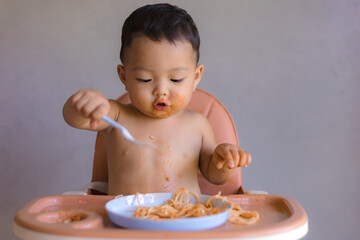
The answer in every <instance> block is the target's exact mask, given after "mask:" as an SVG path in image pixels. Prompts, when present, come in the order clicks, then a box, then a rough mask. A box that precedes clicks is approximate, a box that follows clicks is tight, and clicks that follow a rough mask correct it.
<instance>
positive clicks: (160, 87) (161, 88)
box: [153, 83, 169, 96]
mask: <svg viewBox="0 0 360 240" xmlns="http://www.w3.org/2000/svg"><path fill="white" fill-rule="evenodd" d="M153 94H154V96H167V95H168V94H169V90H168V88H167V86H166V84H164V83H158V84H156V86H155V88H154V91H153Z"/></svg>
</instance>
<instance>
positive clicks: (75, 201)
mask: <svg viewBox="0 0 360 240" xmlns="http://www.w3.org/2000/svg"><path fill="white" fill-rule="evenodd" d="M118 100H119V101H120V102H121V103H124V104H126V103H129V102H130V100H129V97H128V95H127V94H124V95H122V96H120V97H119V99H118ZM188 108H189V109H191V110H194V111H198V112H200V113H202V114H204V116H206V117H207V118H208V119H209V121H210V123H211V125H212V127H213V129H214V134H215V138H216V140H217V142H218V143H233V144H236V145H238V138H237V133H236V129H235V125H234V122H233V120H232V118H231V116H230V114H229V112H228V111H227V110H226V108H225V107H224V106H223V105H222V104H221V102H220V101H219V100H217V99H216V98H215V97H214V96H212V95H211V94H209V93H207V92H206V91H204V90H201V89H196V90H195V92H194V95H193V97H192V99H191V101H190V103H189V105H188ZM198 176H199V184H200V189H201V192H202V194H207V195H214V194H217V193H218V191H221V192H222V195H226V197H227V199H228V200H229V201H231V202H233V203H234V204H238V205H240V206H241V207H242V208H244V209H246V210H256V211H258V212H259V214H260V220H259V221H258V222H257V223H256V224H254V225H251V226H239V225H233V224H229V223H225V224H223V225H222V226H220V227H217V228H214V229H211V230H206V231H145V230H132V229H123V228H116V227H115V226H114V225H113V224H112V223H111V222H110V220H109V218H108V216H107V213H106V210H105V207H104V206H105V203H106V202H108V201H110V200H112V199H113V198H114V196H108V195H105V196H100V195H98V194H106V193H107V180H108V175H107V161H106V146H105V144H104V136H103V133H101V132H99V133H98V135H97V138H96V143H95V154H94V159H93V173H92V179H91V183H90V184H89V185H87V186H86V189H85V190H84V191H85V192H86V191H88V193H89V194H88V195H86V193H84V192H83V195H58V196H47V197H41V198H37V199H34V200H32V201H30V202H28V203H27V204H26V205H25V206H23V207H22V208H21V209H20V210H19V211H18V213H17V214H16V216H15V219H14V233H15V234H16V235H17V236H18V237H19V238H21V239H26V240H35V239H36V240H42V239H46V240H65V239H66V240H68V239H75V240H76V239H77V240H84V239H89V238H91V239H98V240H100V239H175V238H176V239H242V240H245V239H251V240H274V239H277V240H292V239H301V238H302V237H303V236H305V235H306V233H307V231H308V218H307V215H306V213H305V211H304V209H303V208H302V207H301V205H300V204H299V203H298V202H297V201H296V200H295V199H292V198H289V197H283V196H275V195H267V193H266V192H257V193H260V194H244V189H243V184H242V179H241V169H240V168H238V169H237V170H236V171H235V172H234V174H233V175H232V176H231V178H230V180H229V181H228V182H227V183H226V184H224V185H214V184H211V183H209V182H208V181H206V180H205V179H204V178H203V177H202V176H201V173H200V171H199V172H198ZM87 189H89V190H87ZM72 193H75V194H78V192H68V193H67V194H72ZM255 193H256V192H255ZM95 194H96V195H95ZM64 219H65V220H70V222H68V223H64V222H63V220H64ZM72 219H75V220H76V221H71V220H72Z"/></svg>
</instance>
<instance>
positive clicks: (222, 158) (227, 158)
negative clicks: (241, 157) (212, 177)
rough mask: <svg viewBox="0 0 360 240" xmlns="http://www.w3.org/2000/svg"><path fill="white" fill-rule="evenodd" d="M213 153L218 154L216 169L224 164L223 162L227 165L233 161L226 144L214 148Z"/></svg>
mask: <svg viewBox="0 0 360 240" xmlns="http://www.w3.org/2000/svg"><path fill="white" fill-rule="evenodd" d="M215 153H216V154H217V155H218V156H219V157H218V159H217V163H216V167H217V168H218V169H220V168H222V167H223V166H224V164H225V162H226V163H227V164H228V165H229V164H232V165H234V162H233V156H232V155H231V152H230V150H229V148H228V147H227V146H224V145H219V146H218V147H217V148H216V149H215Z"/></svg>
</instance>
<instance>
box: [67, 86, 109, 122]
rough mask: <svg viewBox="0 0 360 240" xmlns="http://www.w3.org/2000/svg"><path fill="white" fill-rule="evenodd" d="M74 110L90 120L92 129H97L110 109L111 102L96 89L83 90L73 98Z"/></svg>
mask: <svg viewBox="0 0 360 240" xmlns="http://www.w3.org/2000/svg"><path fill="white" fill-rule="evenodd" d="M71 103H72V105H73V106H74V108H75V109H76V110H77V111H78V112H79V113H80V114H81V115H82V116H83V117H85V118H90V127H91V128H92V129H96V128H97V126H98V122H99V121H100V120H101V118H102V117H103V116H104V115H106V114H107V113H108V111H109V109H110V103H109V100H108V99H107V98H106V97H105V96H104V94H102V93H101V92H99V91H97V90H94V89H82V90H80V91H78V92H77V93H75V94H74V95H73V96H72V97H71Z"/></svg>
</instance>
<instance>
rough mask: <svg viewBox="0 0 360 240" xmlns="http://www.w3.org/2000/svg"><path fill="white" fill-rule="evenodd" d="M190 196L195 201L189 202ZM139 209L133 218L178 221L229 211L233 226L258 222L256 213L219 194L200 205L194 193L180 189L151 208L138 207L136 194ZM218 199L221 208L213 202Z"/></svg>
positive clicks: (229, 219)
mask: <svg viewBox="0 0 360 240" xmlns="http://www.w3.org/2000/svg"><path fill="white" fill-rule="evenodd" d="M190 195H192V196H194V197H195V199H196V202H195V203H192V202H191V199H190ZM136 197H137V200H138V204H139V207H137V208H136V210H135V214H134V216H135V217H138V218H144V219H152V220H158V219H178V218H191V217H202V216H208V215H212V214H217V213H220V212H223V211H230V216H229V218H228V222H231V223H235V224H246V225H250V224H253V223H255V222H256V221H258V219H259V214H258V212H256V211H245V210H243V209H241V208H240V207H239V206H237V205H234V204H233V203H231V202H228V201H227V198H226V197H223V196H221V192H219V193H218V194H217V195H214V196H211V197H210V198H209V199H208V200H207V201H206V202H205V203H204V204H202V203H200V198H199V196H198V195H197V194H196V193H193V192H190V191H189V190H188V189H186V188H180V189H179V190H177V191H176V192H175V193H174V194H173V195H172V197H171V199H168V200H167V201H165V202H164V203H163V204H161V205H159V206H153V207H145V206H140V202H139V199H138V194H136ZM215 199H219V200H221V201H222V206H221V207H215V206H214V205H213V201H214V200H215Z"/></svg>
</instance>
